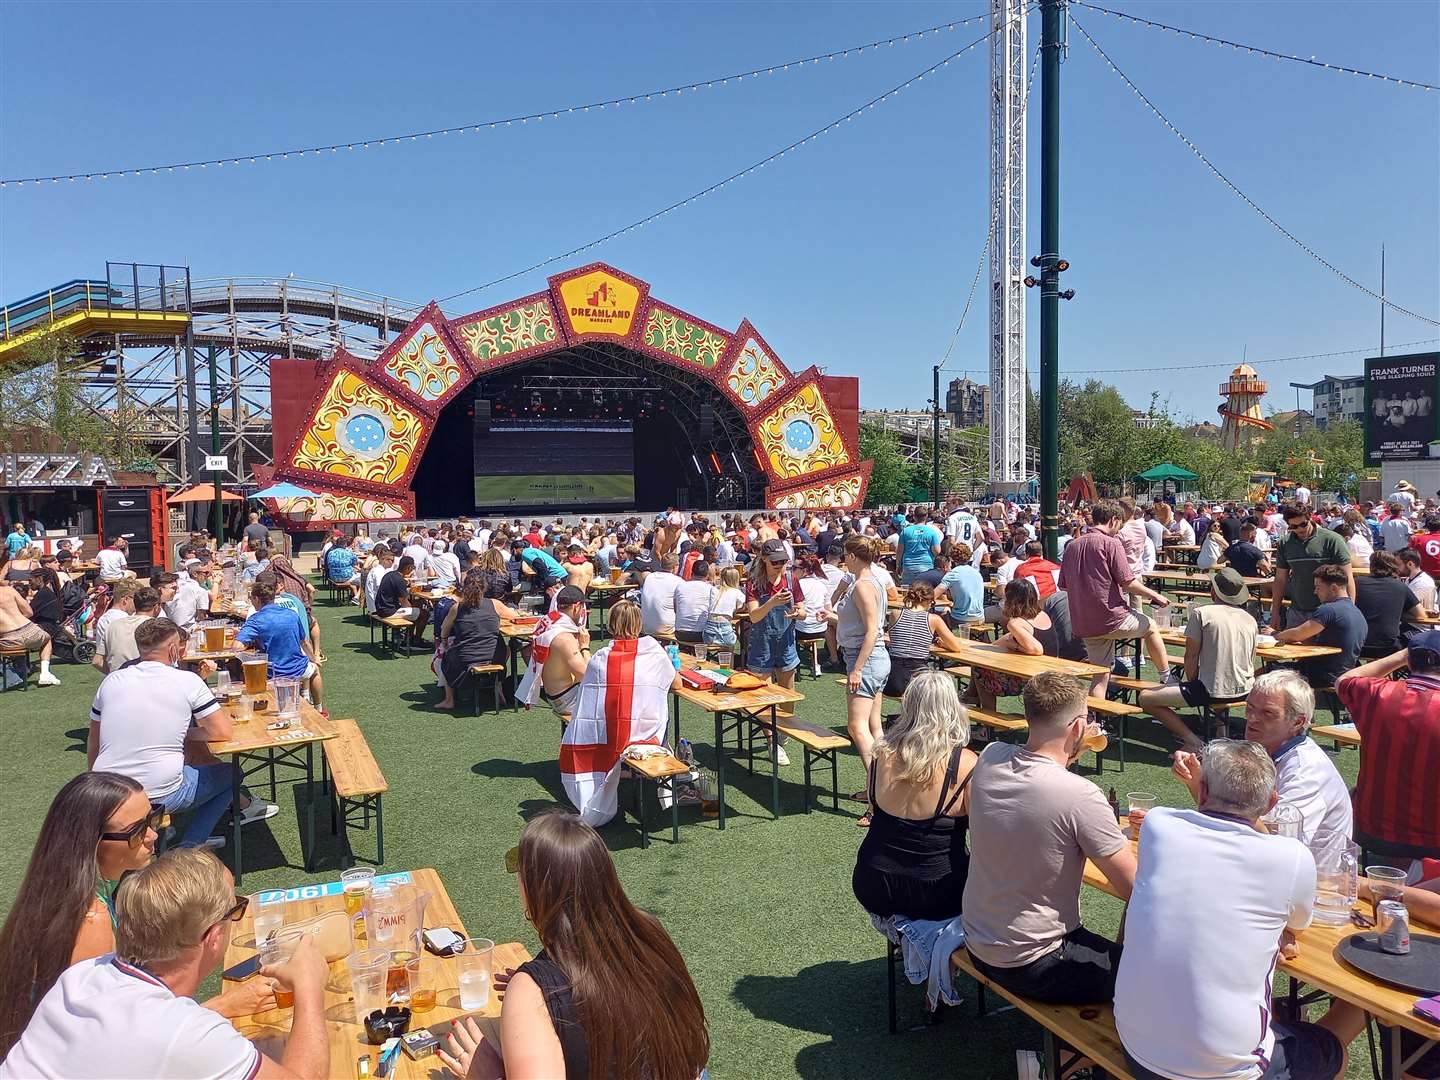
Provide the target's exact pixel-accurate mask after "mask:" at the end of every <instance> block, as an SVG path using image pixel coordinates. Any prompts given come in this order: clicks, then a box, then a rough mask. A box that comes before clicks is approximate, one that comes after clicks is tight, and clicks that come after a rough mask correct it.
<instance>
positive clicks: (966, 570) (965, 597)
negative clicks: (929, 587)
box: [935, 543, 1018, 625]
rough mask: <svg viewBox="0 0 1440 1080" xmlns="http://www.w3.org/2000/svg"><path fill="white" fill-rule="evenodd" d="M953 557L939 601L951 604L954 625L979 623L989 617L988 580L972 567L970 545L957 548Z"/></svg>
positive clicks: (952, 551) (936, 593)
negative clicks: (987, 602) (986, 584)
mask: <svg viewBox="0 0 1440 1080" xmlns="http://www.w3.org/2000/svg"><path fill="white" fill-rule="evenodd" d="M949 555H950V569H949V570H947V571H946V572H945V576H944V577H943V578H941V579H940V586H939V588H937V589H936V590H935V599H936V600H937V601H943V600H946V599H948V600H949V601H950V605H951V606H950V622H951V624H952V625H958V624H960V623H971V622H979V621H980V620H981V619H983V618H984V617H985V579H984V578H982V577H981V576H980V571H979V570H977V569H976V568H975V567H974V565H973V564H972V563H971V559H972V553H971V549H970V545H969V544H964V543H960V544H953V545H951V547H950V551H949ZM1017 568H1018V567H1017Z"/></svg>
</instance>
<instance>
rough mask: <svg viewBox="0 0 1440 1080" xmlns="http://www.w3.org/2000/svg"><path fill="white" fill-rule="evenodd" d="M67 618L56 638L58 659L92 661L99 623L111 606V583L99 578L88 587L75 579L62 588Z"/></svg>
mask: <svg viewBox="0 0 1440 1080" xmlns="http://www.w3.org/2000/svg"><path fill="white" fill-rule="evenodd" d="M60 605H61V609H62V612H63V616H64V617H63V618H62V620H61V622H60V630H59V633H57V634H56V635H55V636H54V638H53V639H52V642H53V644H54V649H55V656H56V658H57V659H59V658H64V659H67V660H69V661H70V662H71V663H74V664H88V663H89V662H90V661H91V660H92V659H93V658H94V656H95V623H96V622H97V621H98V620H99V618H100V616H101V615H104V614H105V612H106V611H108V610H109V608H110V586H109V585H102V584H99V583H98V582H97V583H96V584H95V585H94V586H92V587H91V588H90V589H88V590H87V589H86V588H85V586H84V585H82V584H81V583H80V582H79V581H71V582H69V583H67V584H66V585H65V587H64V588H63V589H62V590H61V592H60Z"/></svg>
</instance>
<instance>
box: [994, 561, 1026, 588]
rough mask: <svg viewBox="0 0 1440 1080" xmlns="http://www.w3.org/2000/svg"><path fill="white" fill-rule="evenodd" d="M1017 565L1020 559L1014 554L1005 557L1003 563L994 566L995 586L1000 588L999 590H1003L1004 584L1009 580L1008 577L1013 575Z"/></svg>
mask: <svg viewBox="0 0 1440 1080" xmlns="http://www.w3.org/2000/svg"><path fill="white" fill-rule="evenodd" d="M1019 565H1020V560H1019V559H1017V558H1015V556H1014V555H1011V556H1010V558H1008V559H1006V560H1005V561H1004V562H1003V563H1001V564H1000V565H999V566H998V567H996V569H995V587H996V588H997V589H998V590H1000V591H1001V592H1004V591H1005V586H1006V585H1007V584H1008V583H1009V582H1010V579H1011V578H1013V577H1014V576H1015V570H1016V568H1017V567H1018V566H1019Z"/></svg>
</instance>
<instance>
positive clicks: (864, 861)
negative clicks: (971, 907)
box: [851, 671, 977, 922]
mask: <svg viewBox="0 0 1440 1080" xmlns="http://www.w3.org/2000/svg"><path fill="white" fill-rule="evenodd" d="M969 741H970V720H969V717H967V716H966V714H965V707H964V706H963V705H961V704H960V698H959V696H958V695H957V694H956V693H955V680H954V679H953V678H952V677H951V676H949V675H947V674H945V673H944V672H941V671H922V672H919V673H918V674H917V675H915V677H914V678H913V679H911V680H910V685H909V686H908V687H907V688H906V690H905V696H904V698H902V699H901V705H900V715H899V717H897V718H896V719H895V721H894V722H893V723H892V724H891V725H890V728H889V730H887V731H886V732H885V734H884V735H883V736H882V737H881V738H880V739H879V740H878V741H877V742H876V743H875V750H874V757H873V758H872V760H871V762H870V785H869V796H870V831H869V832H867V833H866V834H865V840H864V842H863V843H861V845H860V854H859V855H858V856H857V857H856V860H855V872H854V874H853V875H852V877H851V885H852V887H853V888H854V890H855V899H857V900H859V901H860V906H861V907H863V908H864V909H865V910H866V911H868V912H870V913H871V914H873V915H878V916H880V917H881V918H882V919H883V918H889V917H890V916H892V915H904V916H906V917H907V918H911V919H927V920H935V921H937V922H943V921H948V920H950V919H953V918H954V917H955V916H956V915H959V914H960V901H961V898H962V897H963V896H964V893H965V878H966V877H967V875H968V874H969V872H970V855H969V853H968V852H967V851H966V849H965V832H966V829H967V827H968V823H969V810H970V806H969V804H970V798H969V793H968V790H967V789H968V787H969V784H970V775H971V771H972V770H973V769H974V768H975V762H976V760H977V756H976V754H975V753H973V752H972V751H970V750H967V749H966V748H965V744H966V743H968V742H969Z"/></svg>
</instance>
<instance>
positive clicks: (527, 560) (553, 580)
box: [510, 526, 566, 593]
mask: <svg viewBox="0 0 1440 1080" xmlns="http://www.w3.org/2000/svg"><path fill="white" fill-rule="evenodd" d="M536 528H538V526H536ZM534 541H535V536H534V535H533V534H532V535H530V536H528V537H527V538H526V539H525V540H516V541H515V542H514V543H512V544H511V545H510V547H511V550H512V551H513V552H514V553H515V557H516V558H517V559H519V560H520V576H521V579H522V580H524V579H525V578H529V579H530V581H531V586H532V591H533V592H537V593H543V592H548V591H549V590H551V589H554V588H558V587H559V586H560V585H562V584H564V582H565V577H566V575H565V568H564V567H563V566H561V565H560V563H559V562H558V561H557V560H556V558H555V556H553V555H551V554H550V553H549V552H548V551H546V550H544V549H543V548H542V547H541V546H540V543H536V542H534ZM542 542H543V541H542Z"/></svg>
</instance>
